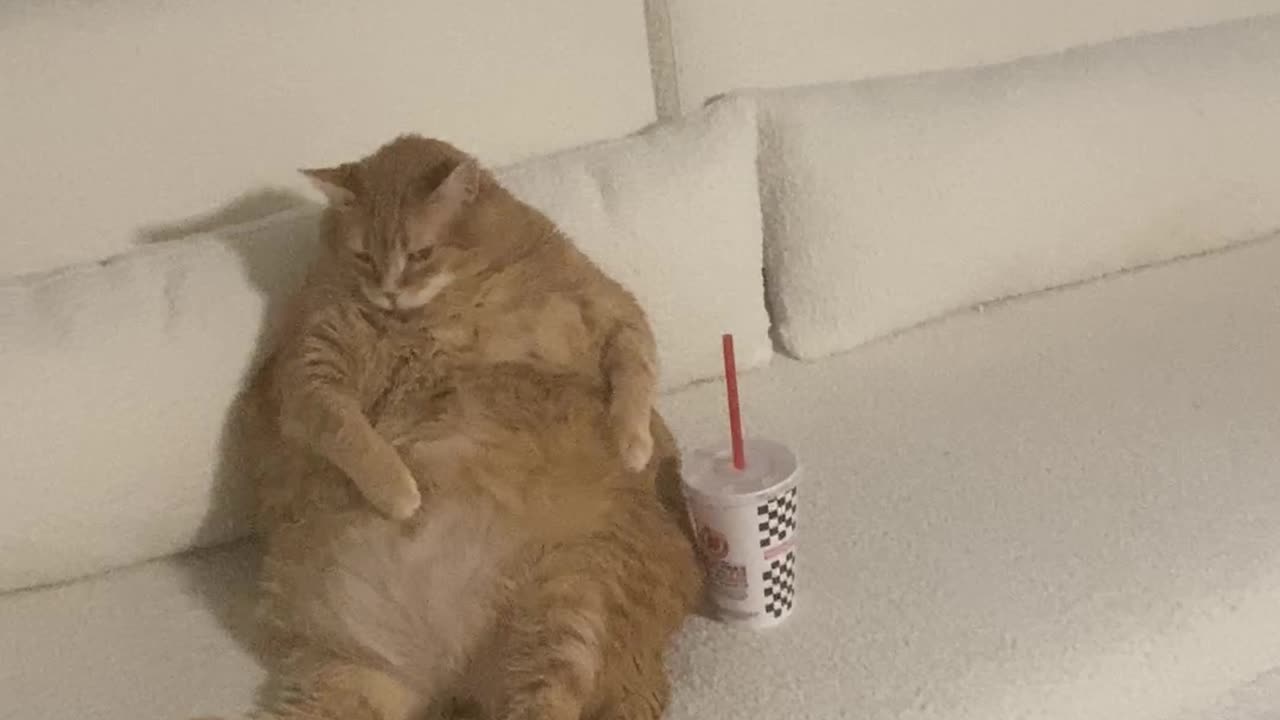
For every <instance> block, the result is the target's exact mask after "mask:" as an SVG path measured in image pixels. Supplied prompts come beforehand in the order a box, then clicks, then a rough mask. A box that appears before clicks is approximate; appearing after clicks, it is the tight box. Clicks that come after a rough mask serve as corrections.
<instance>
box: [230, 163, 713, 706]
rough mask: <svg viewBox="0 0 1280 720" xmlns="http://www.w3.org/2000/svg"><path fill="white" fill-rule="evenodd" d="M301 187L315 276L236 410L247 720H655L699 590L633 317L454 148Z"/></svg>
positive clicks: (358, 168) (335, 173)
mask: <svg viewBox="0 0 1280 720" xmlns="http://www.w3.org/2000/svg"><path fill="white" fill-rule="evenodd" d="M309 174H310V175H312V176H313V177H315V178H317V180H318V182H320V183H321V184H322V186H323V187H324V188H325V190H326V193H327V194H328V195H329V197H330V204H331V207H330V209H329V211H328V213H327V217H326V221H325V232H324V245H325V247H324V251H323V252H322V254H321V258H320V259H319V261H318V262H317V264H316V266H315V269H314V271H313V272H312V273H311V274H310V276H309V278H308V280H307V282H306V284H305V287H304V288H303V289H302V291H301V292H300V293H299V294H298V296H297V297H296V298H295V302H294V303H293V306H292V307H291V309H290V311H289V313H288V317H287V320H286V324H285V329H284V332H283V333H282V334H281V335H280V337H279V338H278V339H277V342H276V344H275V347H274V348H273V349H272V351H271V352H270V353H269V355H268V358H267V361H266V362H265V364H264V365H263V366H262V368H261V369H260V370H259V371H258V372H257V374H256V376H255V378H254V380H253V382H252V384H251V386H250V388H249V389H248V391H247V392H246V394H245V397H244V398H243V400H242V403H241V408H240V409H241V421H242V422H241V432H242V433H243V438H244V442H245V443H246V450H247V458H246V459H247V460H248V465H247V467H248V468H250V469H251V476H252V477H253V479H254V480H255V485H256V491H257V511H258V519H257V520H258V528H259V531H260V533H261V535H262V537H263V539H264V545H265V557H264V562H263V569H262V574H261V603H260V620H261V623H262V627H263V628H264V630H265V631H266V633H265V634H266V639H267V642H266V648H267V653H266V656H267V657H268V658H269V659H270V662H271V665H272V669H273V671H274V672H273V674H274V677H275V682H274V683H273V685H274V692H272V693H270V694H269V695H268V698H267V700H266V702H265V704H264V705H263V707H262V709H261V711H260V712H259V714H258V715H257V716H256V717H259V718H263V719H267V718H270V719H276V720H313V719H314V720H319V719H321V718H324V719H334V720H337V719H338V718H342V719H343V720H408V719H409V718H411V717H416V716H417V714H418V713H421V712H422V711H424V710H425V709H427V708H433V707H434V708H439V707H441V706H444V705H446V704H449V703H453V704H454V705H455V706H456V707H462V708H466V709H469V710H471V711H473V712H474V714H478V715H479V716H481V717H486V718H493V719H495V720H525V719H527V720H534V719H535V718H536V719H538V720H578V719H579V718H588V719H592V718H600V719H601V720H604V719H606V718H607V719H609V720H655V719H656V718H658V717H660V716H661V714H662V712H663V710H664V708H665V706H666V703H667V698H668V692H669V691H668V680H667V676H666V672H665V667H664V662H663V656H664V651H665V649H666V647H667V644H668V642H669V640H670V638H671V637H672V635H673V634H674V633H675V632H676V631H677V630H678V628H679V627H680V625H681V624H682V623H683V621H684V618H685V617H686V616H687V615H688V613H689V612H690V611H691V610H692V608H693V607H694V605H695V603H696V602H697V601H698V599H699V598H700V593H701V586H702V573H701V569H700V567H699V565H698V563H697V561H696V558H695V555H694V550H693V545H692V543H691V540H690V532H689V528H688V526H687V524H686V523H685V522H684V518H685V515H684V513H683V510H682V508H681V507H680V504H679V503H680V501H679V493H678V490H676V488H677V487H678V483H679V460H678V454H677V451H676V447H675V443H674V441H673V439H672V438H671V435H670V433H669V432H668V430H667V428H666V426H665V424H664V423H663V421H662V418H661V416H660V415H659V414H658V413H656V412H654V411H653V410H652V408H651V404H652V392H653V391H652V377H653V373H654V367H653V361H652V358H653V341H652V337H651V335H650V334H649V332H648V329H647V326H646V325H645V323H644V321H643V314H642V313H641V312H640V310H639V308H638V306H636V304H635V301H634V300H633V299H632V298H631V297H630V296H629V295H627V294H626V293H625V291H623V290H622V289H621V288H620V287H619V286H618V285H617V284H616V283H614V282H612V281H611V280H608V279H607V278H605V277H604V276H603V275H602V274H601V273H600V272H599V271H598V270H596V269H595V268H594V266H592V265H591V264H590V263H589V262H588V261H587V260H586V259H585V258H584V257H583V256H582V255H581V254H580V253H578V252H577V251H576V250H575V249H573V247H572V245H571V244H570V243H569V242H568V240H567V239H566V238H564V237H563V235H561V234H560V233H559V231H558V230H556V228H555V227H554V225H552V224H551V223H550V222H549V221H548V220H547V219H546V218H545V217H543V216H541V215H540V214H539V213H537V212H536V211H534V210H533V209H531V208H528V207H527V206H525V205H523V204H522V203H520V202H518V201H517V200H515V199H514V198H513V197H511V196H510V195H509V194H508V193H506V191H505V190H503V189H502V188H501V187H500V186H499V185H498V184H497V183H496V182H495V181H494V179H493V178H492V177H491V176H490V175H489V174H488V173H486V172H485V171H484V170H482V169H481V168H479V167H478V166H477V165H475V163H474V161H473V160H471V159H470V158H469V157H468V156H467V155H465V154H464V153H462V152H460V151H459V150H457V149H455V148H453V147H452V146H449V145H446V144H444V143H441V142H438V141H434V140H427V139H423V138H417V137H406V138H400V139H397V140H395V141H393V142H392V143H390V144H388V145H386V146H384V147H383V148H381V149H380V150H378V151H377V152H376V153H374V154H373V155H371V156H370V157H369V158H366V159H365V160H362V161H360V162H359V163H354V164H350V165H345V166H340V167H338V168H333V169H330V170H324V171H311V172H310V173H309ZM633 415H634V416H633ZM641 415H642V416H643V419H642V420H641V419H639V417H640V416H641ZM637 423H642V424H643V428H642V429H639V430H638V429H637V428H636V427H635V425H636V424H637ZM632 436H638V437H642V438H643V440H640V441H637V442H638V443H639V445H640V446H641V447H640V448H639V449H636V448H635V447H632V446H631V445H629V444H628V441H627V438H630V437H632ZM640 450H643V451H644V452H643V453H641V452H640ZM641 456H643V461H642V460H641ZM353 481H354V482H353ZM405 487H408V488H410V489H411V490H412V492H411V493H409V492H405V491H404V489H405Z"/></svg>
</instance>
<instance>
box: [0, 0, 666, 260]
mask: <svg viewBox="0 0 1280 720" xmlns="http://www.w3.org/2000/svg"><path fill="white" fill-rule="evenodd" d="M0 47H2V48H4V52H3V53H2V54H0V96H2V97H4V98H5V99H6V101H5V102H0V128H3V129H4V133H3V136H2V139H0V155H2V156H3V157H4V158H5V166H6V168H7V170H6V171H5V172H4V173H3V174H0V197H3V198H4V199H5V203H6V206H5V207H6V211H5V212H4V213H0V268H2V269H0V275H4V274H7V273H13V272H35V271H42V270H48V269H52V268H55V267H58V266H61V265H65V264H67V263H71V262H79V261H82V260H92V259H97V258H100V257H105V256H107V255H113V254H116V253H119V252H122V251H124V250H127V249H128V248H130V247H132V246H133V245H134V244H135V243H137V242H138V241H139V239H151V238H155V237H172V236H173V235H174V234H177V233H181V232H184V231H185V232H186V233H190V232H191V228H192V227H194V226H201V227H209V226H210V225H211V224H217V223H219V222H230V221H233V220H234V221H237V222H242V221H245V220H247V219H249V218H253V217H260V216H261V215H262V214H264V211H265V210H270V209H272V208H275V209H279V208H280V206H281V205H296V204H298V203H299V202H300V200H301V198H302V197H305V195H302V192H303V191H304V190H305V189H306V187H307V183H306V180H305V179H304V178H302V177H300V176H299V175H298V173H297V172H296V169H297V168H299V167H320V166H324V165H326V164H331V163H337V162H341V161H344V160H347V159H349V158H352V157H356V156H358V155H360V154H361V153H364V152H367V151H368V150H369V149H370V148H371V146H373V145H375V144H377V143H380V142H383V141H384V140H386V139H388V138H390V137H391V136H392V135H395V134H397V133H402V132H410V131H414V132H422V133H425V134H429V135H436V136H440V137H446V138H448V139H450V140H453V141H455V142H457V143H458V144H460V145H462V146H464V147H468V148H471V149H473V150H474V151H476V152H479V153H480V155H481V156H482V157H483V159H484V160H486V161H487V162H490V163H507V162H512V161H514V160H517V159H520V158H524V157H528V156H530V155H531V154H534V153H544V152H549V151H552V150H558V149H561V148H565V147H569V146H572V145H575V144H578V143H583V142H590V141H593V140H600V139H603V138H608V137H614V136H616V135H619V134H621V133H626V132H631V131H633V130H635V129H637V128H639V127H641V126H643V125H644V124H646V123H649V122H652V120H653V118H654V105H653V88H652V85H651V83H650V80H649V53H648V47H647V43H646V36H645V26H644V11H643V8H642V7H641V6H640V4H639V3H626V2H623V3H618V2H599V0H559V1H558V2H555V3H534V4H527V3H515V4H513V3H511V2H508V0H468V2H439V1H437V2H422V0H383V1H382V2H377V3H368V2H359V1H358V0H336V1H333V2H323V3H307V2H273V3H262V2H259V0H220V1H219V2H212V3H211V2H204V1H203V0H165V1H164V2H143V3H139V2H134V0H94V2H40V3H16V4H15V3H0ZM15 98H20V99H21V100H20V101H18V100H15Z"/></svg>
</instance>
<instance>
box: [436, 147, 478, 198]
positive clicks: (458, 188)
mask: <svg viewBox="0 0 1280 720" xmlns="http://www.w3.org/2000/svg"><path fill="white" fill-rule="evenodd" d="M479 194H480V165H479V163H477V162H476V161H475V160H474V159H472V158H467V159H465V160H463V161H462V162H460V163H458V166H457V167H456V168H454V169H453V170H452V171H451V172H450V173H449V176H448V177H446V178H445V179H444V182H442V183H440V187H437V188H436V189H435V192H433V193H431V199H432V201H434V202H439V203H441V204H442V205H444V206H446V207H449V208H453V209H459V208H461V207H462V206H464V205H466V204H467V203H469V202H471V201H472V200H474V199H475V197H476V195H479Z"/></svg>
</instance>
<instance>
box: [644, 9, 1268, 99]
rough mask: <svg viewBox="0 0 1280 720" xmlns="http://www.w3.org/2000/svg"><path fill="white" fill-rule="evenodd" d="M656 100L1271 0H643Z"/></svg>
mask: <svg viewBox="0 0 1280 720" xmlns="http://www.w3.org/2000/svg"><path fill="white" fill-rule="evenodd" d="M651 5H652V6H653V7H652V8H651V14H653V15H659V16H665V20H666V22H665V25H666V26H667V28H668V30H669V32H668V33H667V34H666V35H665V36H663V37H657V38H655V39H654V42H655V48H656V51H655V57H657V58H664V57H666V58H669V59H671V60H672V61H673V62H674V65H675V66H674V69H670V68H668V69H664V71H663V72H662V73H660V74H661V75H662V76H663V77H672V78H673V83H671V84H668V85H667V86H666V87H663V88H660V93H661V94H662V95H663V96H664V99H665V100H666V102H664V103H662V105H663V107H664V109H665V108H667V107H669V106H674V105H675V104H676V103H677V102H678V104H679V106H680V107H682V108H683V109H684V110H688V109H690V108H693V107H697V106H698V105H699V104H701V103H702V102H703V101H704V100H705V99H706V98H708V97H710V96H712V95H715V94H717V93H720V92H725V91H727V90H732V89H736V88H742V87H778V86H785V85H794V84H809V83H819V82H830V81H838V80H853V79H858V78H863V77H872V76H876V75H891V74H902V73H909V72H918V71H921V70H929V69H937V68H943V67H951V66H957V65H976V64H983V63H990V62H998V61H1001V60H1009V59H1013V58H1015V57H1020V56H1023V55H1030V54H1037V53H1043V52H1051V51H1054V50H1060V49H1064V48H1067V47H1070V46H1072V45H1080V44H1085V43H1092V42H1100V41H1103V40H1110V39H1114V38H1118V37H1123V36H1126V35H1136V34H1140V33H1145V32H1156V31H1161V30H1171V29H1174V28H1180V27H1194V26H1198V25H1205V24H1210V23H1214V22H1217V21H1222V20H1229V19H1235V18H1241V17H1247V16H1250V15H1256V14H1260V13H1267V12H1280V0H651Z"/></svg>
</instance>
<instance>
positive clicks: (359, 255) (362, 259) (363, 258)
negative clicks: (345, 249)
mask: <svg viewBox="0 0 1280 720" xmlns="http://www.w3.org/2000/svg"><path fill="white" fill-rule="evenodd" d="M351 254H352V255H354V256H355V258H356V262H359V263H360V264H362V265H372V264H373V256H372V255H370V254H369V253H367V252H364V251H363V250H353V251H352V253H351Z"/></svg>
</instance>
